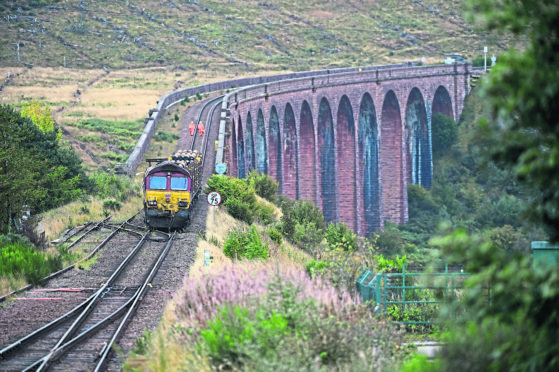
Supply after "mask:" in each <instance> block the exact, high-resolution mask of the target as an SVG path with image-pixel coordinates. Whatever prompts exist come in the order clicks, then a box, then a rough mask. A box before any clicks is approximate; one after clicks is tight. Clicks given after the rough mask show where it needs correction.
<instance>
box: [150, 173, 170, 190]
mask: <svg viewBox="0 0 559 372" xmlns="http://www.w3.org/2000/svg"><path fill="white" fill-rule="evenodd" d="M149 189H150V190H165V189H167V177H164V176H151V177H150V178H149Z"/></svg>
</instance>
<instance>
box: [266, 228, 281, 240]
mask: <svg viewBox="0 0 559 372" xmlns="http://www.w3.org/2000/svg"><path fill="white" fill-rule="evenodd" d="M267 233H268V236H269V237H270V239H271V240H272V241H273V242H274V243H276V244H281V243H282V241H283V237H282V236H281V232H279V230H278V229H276V228H273V227H269V228H268V230H267Z"/></svg>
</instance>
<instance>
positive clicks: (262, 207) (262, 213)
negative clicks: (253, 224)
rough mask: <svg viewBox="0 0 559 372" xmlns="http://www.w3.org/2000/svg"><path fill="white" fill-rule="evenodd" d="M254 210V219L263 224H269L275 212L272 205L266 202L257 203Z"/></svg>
mask: <svg viewBox="0 0 559 372" xmlns="http://www.w3.org/2000/svg"><path fill="white" fill-rule="evenodd" d="M257 207H258V208H257V209H256V211H255V217H256V219H257V220H258V221H259V222H260V223H262V224H263V225H269V224H271V223H272V222H274V217H275V212H274V207H272V206H269V205H267V204H263V203H258V204H257Z"/></svg>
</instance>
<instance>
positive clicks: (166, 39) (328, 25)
mask: <svg viewBox="0 0 559 372" xmlns="http://www.w3.org/2000/svg"><path fill="white" fill-rule="evenodd" d="M41 3H42V4H41ZM47 3H50V6H45V4H47ZM464 3H465V0H452V1H443V0H433V1H421V0H415V1H412V0H359V1H357V0H347V1H320V0H308V1H304V2H301V1H295V0H279V1H274V2H261V1H256V0H245V1H241V0H235V1H230V0H208V1H186V0H176V1H161V2H155V1H147V0H139V1H135V2H134V3H131V2H126V3H125V2H114V1H106V0H104V1H89V2H83V1H79V0H64V1H62V0H49V1H47V0H45V1H36V0H33V1H31V0H24V1H18V2H17V3H16V2H3V3H2V4H0V15H1V16H2V21H1V22H2V27H1V28H0V47H1V48H0V50H2V52H0V66H23V65H24V66H33V67H36V66H49V67H61V66H66V67H72V68H79V69H104V68H106V69H110V70H117V69H119V70H120V69H129V68H133V69H135V68H144V67H146V66H151V67H154V66H177V67H178V66H180V68H181V69H182V71H189V72H190V73H194V72H197V71H208V72H211V73H212V74H213V75H214V76H217V75H222V74H227V73H229V72H230V71H233V72H234V73H236V74H242V73H244V72H251V73H254V72H257V73H260V72H263V71H268V70H271V69H273V70H275V69H279V70H309V69H316V68H325V67H341V66H356V65H371V64H386V63H393V62H399V61H406V60H419V59H420V58H421V57H425V58H426V59H427V60H428V61H430V60H440V59H441V58H442V56H443V55H444V54H445V53H450V52H458V53H463V54H464V55H465V56H466V57H468V58H474V57H476V56H478V55H481V53H482V52H481V51H482V50H483V46H488V47H489V48H490V50H491V51H494V52H495V54H499V53H500V51H502V50H503V48H504V47H505V46H507V45H508V44H510V43H512V42H513V40H512V39H511V38H510V37H508V36H503V35H498V36H496V35H488V34H485V33H481V32H478V31H477V30H476V27H475V26H474V25H472V24H470V23H469V22H468V21H467V20H466V19H465V17H464V15H463V12H462V5H463V4H464ZM18 9H19V10H18ZM18 43H19V44H20V48H19V61H18V53H17V44H18ZM126 83H127V84H128V82H126Z"/></svg>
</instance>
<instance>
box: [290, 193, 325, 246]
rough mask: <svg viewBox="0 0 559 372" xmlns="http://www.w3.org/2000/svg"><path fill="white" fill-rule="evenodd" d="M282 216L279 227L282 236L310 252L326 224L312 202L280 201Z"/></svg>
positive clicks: (321, 235) (322, 235)
mask: <svg viewBox="0 0 559 372" xmlns="http://www.w3.org/2000/svg"><path fill="white" fill-rule="evenodd" d="M280 203H281V204H280V205H281V211H282V213H283V214H282V216H281V219H280V222H281V223H280V227H281V232H282V234H283V236H285V237H286V238H287V239H288V240H290V241H292V242H293V243H295V244H299V245H300V246H302V247H303V249H307V250H312V249H313V248H314V247H316V246H317V245H318V244H320V242H321V241H322V239H324V232H325V230H326V224H325V222H324V216H323V215H322V212H321V211H320V209H318V208H317V207H316V206H315V205H314V204H313V203H312V202H310V201H304V200H296V201H292V200H289V199H288V198H281V199H280Z"/></svg>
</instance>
